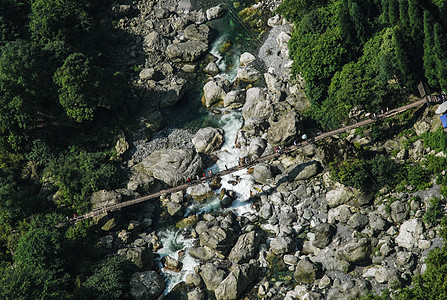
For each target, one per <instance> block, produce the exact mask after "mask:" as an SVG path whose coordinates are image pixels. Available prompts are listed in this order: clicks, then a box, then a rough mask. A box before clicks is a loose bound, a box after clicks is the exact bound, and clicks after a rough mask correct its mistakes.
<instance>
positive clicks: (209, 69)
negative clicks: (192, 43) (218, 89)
mask: <svg viewBox="0 0 447 300" xmlns="http://www.w3.org/2000/svg"><path fill="white" fill-rule="evenodd" d="M203 72H205V73H207V74H210V75H211V76H216V75H217V74H219V73H220V70H219V67H218V66H217V65H216V63H213V62H210V63H209V64H207V65H206V67H205V68H204V69H203Z"/></svg>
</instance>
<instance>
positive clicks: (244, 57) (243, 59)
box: [239, 52, 256, 67]
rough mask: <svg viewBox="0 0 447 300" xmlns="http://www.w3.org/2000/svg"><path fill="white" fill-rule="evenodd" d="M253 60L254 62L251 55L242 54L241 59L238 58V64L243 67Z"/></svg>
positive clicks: (253, 57) (254, 58) (247, 53)
mask: <svg viewBox="0 0 447 300" xmlns="http://www.w3.org/2000/svg"><path fill="white" fill-rule="evenodd" d="M255 60H256V57H255V56H254V55H253V54H251V53H249V52H244V53H242V55H241V57H240V58H239V63H240V64H241V66H243V67H244V66H246V65H248V64H249V63H251V62H253V61H255Z"/></svg>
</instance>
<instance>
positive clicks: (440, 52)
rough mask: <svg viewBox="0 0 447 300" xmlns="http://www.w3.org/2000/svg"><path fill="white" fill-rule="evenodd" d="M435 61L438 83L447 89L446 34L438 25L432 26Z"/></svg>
mask: <svg viewBox="0 0 447 300" xmlns="http://www.w3.org/2000/svg"><path fill="white" fill-rule="evenodd" d="M434 42H435V61H436V72H437V75H438V82H439V85H440V87H441V88H442V89H447V34H446V32H445V29H444V28H443V26H442V25H441V24H440V23H435V25H434Z"/></svg>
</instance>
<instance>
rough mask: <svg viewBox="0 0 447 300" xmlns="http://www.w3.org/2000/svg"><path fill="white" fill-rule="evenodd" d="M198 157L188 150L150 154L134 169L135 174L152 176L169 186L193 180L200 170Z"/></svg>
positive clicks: (157, 151)
mask: <svg viewBox="0 0 447 300" xmlns="http://www.w3.org/2000/svg"><path fill="white" fill-rule="evenodd" d="M202 167H203V162H202V159H201V158H200V156H199V155H198V154H197V153H196V152H195V151H193V150H190V149H186V150H185V149H162V150H156V151H154V152H152V154H151V155H149V156H148V157H146V158H145V159H144V160H143V161H142V162H141V163H139V164H138V165H136V166H135V167H134V171H135V172H136V173H145V174H147V175H149V176H153V177H155V178H157V179H159V180H161V181H163V182H165V183H167V184H168V185H170V186H176V185H179V184H181V183H184V182H185V181H186V180H187V178H194V177H195V176H196V175H197V174H199V173H200V172H199V171H201V170H202Z"/></svg>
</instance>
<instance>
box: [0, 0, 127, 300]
mask: <svg viewBox="0 0 447 300" xmlns="http://www.w3.org/2000/svg"><path fill="white" fill-rule="evenodd" d="M110 5H111V2H110V1H95V2H91V1H84V0H76V1H75V0H33V1H29V0H0V278H1V279H0V298H1V299H66V298H73V297H78V298H79V299H87V298H88V299H95V298H101V297H102V298H101V299H118V298H120V297H121V295H122V294H123V293H124V291H125V289H126V288H127V287H126V286H125V285H124V283H123V282H122V279H121V278H122V274H123V272H124V270H125V265H124V264H123V263H122V261H121V260H120V259H119V258H110V259H109V258H104V255H103V254H100V253H98V252H97V250H96V249H95V247H94V246H92V245H94V243H93V241H92V240H91V239H92V237H94V235H95V232H94V228H91V227H89V225H88V224H87V223H79V224H77V225H73V226H71V227H68V228H62V229H55V225H56V224H58V223H60V222H61V221H63V220H65V219H66V217H67V216H70V217H71V216H73V214H74V213H76V214H79V213H84V212H86V211H87V210H89V209H90V195H91V194H92V192H94V191H97V190H100V189H113V188H117V187H119V186H120V184H121V183H122V181H123V180H124V178H125V174H123V171H122V170H121V167H120V165H119V163H118V162H117V161H115V160H111V158H112V156H113V149H112V146H113V143H114V138H115V137H116V132H118V130H120V128H119V127H120V126H121V124H119V123H118V122H116V121H115V120H117V119H119V118H118V117H119V115H118V114H117V113H119V111H120V110H122V105H123V103H122V99H123V98H124V97H123V95H124V93H125V92H126V89H127V87H126V81H125V80H123V78H122V76H121V74H122V73H121V72H122V70H120V69H119V68H117V66H116V64H115V62H114V61H113V59H111V56H110V53H111V50H112V48H111V47H112V45H113V44H116V42H118V41H119V36H120V34H119V32H118V31H117V30H115V29H114V28H113V26H112V20H111V19H110V18H109V15H108V10H109V9H110ZM112 43H113V44H112ZM105 120H107V123H105V122H106V121H105ZM100 259H104V260H103V262H102V263H99V264H94V263H92V261H93V262H94V261H99V260H100ZM92 266H93V267H92ZM99 280H101V283H102V284H104V286H101V285H98V281H99ZM94 285H96V290H95V288H94V287H93V286H94ZM79 295H81V296H79Z"/></svg>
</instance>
